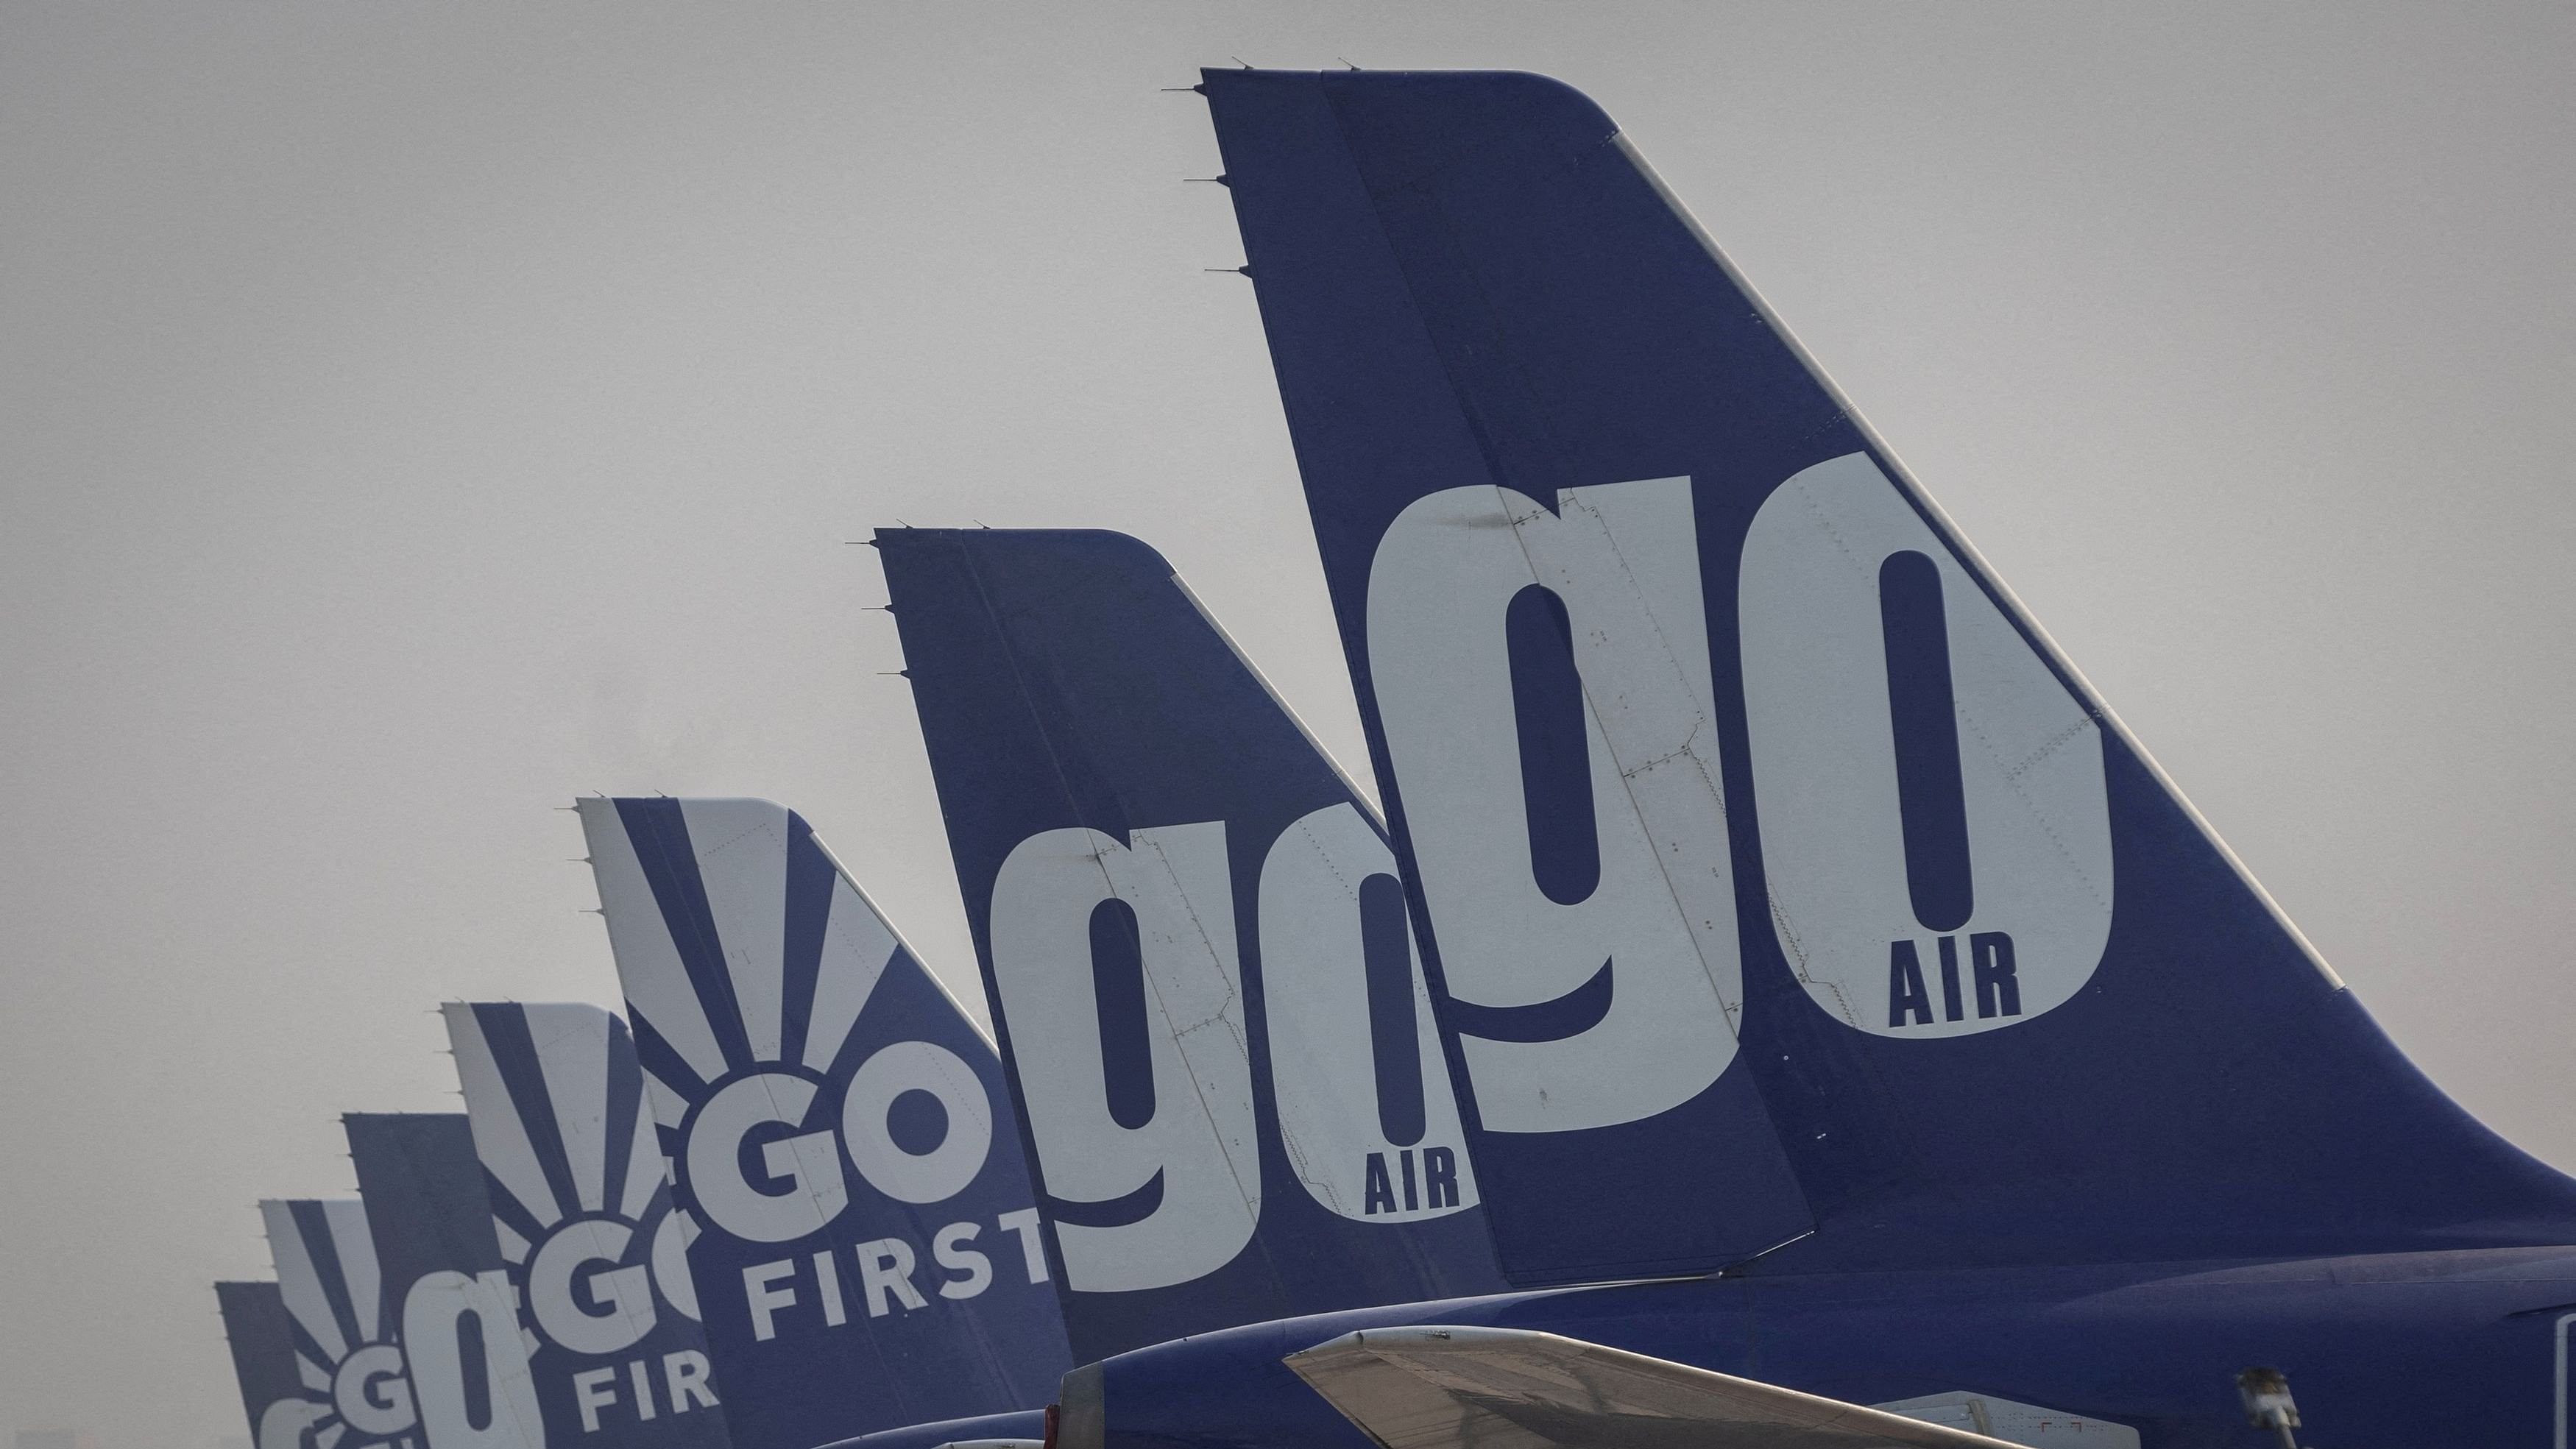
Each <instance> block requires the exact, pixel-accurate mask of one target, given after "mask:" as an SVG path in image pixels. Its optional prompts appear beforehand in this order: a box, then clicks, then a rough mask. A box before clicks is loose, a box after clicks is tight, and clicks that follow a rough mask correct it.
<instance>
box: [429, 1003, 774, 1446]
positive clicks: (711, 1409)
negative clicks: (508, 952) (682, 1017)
mask: <svg viewBox="0 0 2576 1449" xmlns="http://www.w3.org/2000/svg"><path fill="white" fill-rule="evenodd" d="M441 1010H442V1011H443V1013H444V1014H445V1016H446V1018H447V1039H448V1044H449V1046H450V1047H451V1049H452V1050H453V1051H454V1052H455V1055H456V1076H457V1080H458V1083H459V1085H461V1086H462V1087H463V1088H464V1091H465V1114H466V1116H467V1118H468V1119H469V1120H470V1122H471V1125H472V1127H473V1135H474V1155H475V1157H476V1158H477V1159H478V1160H479V1161H480V1162H481V1164H482V1169H483V1182H484V1191H485V1193H486V1194H487V1198H488V1201H489V1203H490V1205H491V1212H492V1225H493V1231H494V1233H495V1234H496V1235H497V1237H498V1238H499V1240H500V1246H501V1257H502V1259H503V1260H504V1262H505V1263H506V1264H507V1265H508V1267H507V1272H508V1276H509V1283H510V1286H511V1287H512V1288H514V1289H516V1290H518V1293H519V1301H520V1304H521V1310H522V1318H523V1320H524V1321H525V1323H526V1325H527V1327H528V1328H529V1329H530V1330H531V1331H532V1332H533V1333H534V1334H535V1341H534V1347H533V1348H532V1350H531V1352H530V1362H531V1365H532V1370H533V1372H532V1377H533V1378H534V1381H535V1385H536V1401H537V1407H538V1410H539V1412H540V1414H541V1415H542V1417H543V1419H544V1423H545V1437H546V1439H547V1440H548V1441H549V1442H551V1441H555V1440H558V1439H560V1440H562V1441H564V1442H573V1441H575V1440H577V1439H580V1438H582V1437H583V1436H586V1435H592V1434H601V1433H605V1432H611V1431H613V1436H614V1440H615V1442H617V1443H618V1444H621V1445H634V1446H637V1449H729V1445H730V1441H729V1439H728V1437H727V1435H726V1433H725V1420H724V1409H723V1407H722V1404H721V1401H720V1400H719V1399H718V1397H717V1396H718V1395H719V1394H720V1393H724V1392H729V1391H728V1390H727V1389H726V1388H725V1386H724V1385H723V1384H722V1383H721V1382H719V1381H718V1380H717V1379H716V1378H715V1375H714V1372H713V1365H712V1364H711V1363H710V1361H709V1359H708V1357H707V1352H706V1336H705V1334H704V1333H703V1332H701V1331H700V1329H699V1327H698V1322H697V1316H698V1305H697V1292H696V1288H695V1285H694V1283H693V1281H692V1279H691V1278H690V1275H689V1264H688V1258H687V1249H688V1241H689V1237H690V1232H691V1225H690V1223H689V1221H688V1218H687V1216H686V1215H685V1214H682V1213H679V1212H676V1211H674V1210H673V1209H672V1206H671V1192H670V1188H669V1186H668V1185H667V1184H666V1182H665V1181H664V1178H663V1164H662V1152H661V1148H660V1145H659V1143H658V1142H657V1141H656V1140H655V1137H654V1132H653V1120H652V1117H651V1115H650V1113H649V1111H648V1110H647V1108H646V1106H645V1101H644V1083H643V1073H642V1071H641V1070H640V1069H639V1068H638V1067H637V1065H636V1061H635V1047H634V1043H633V1041H632V1039H631V1038H630V1037H629V1036H628V1035H627V1031H626V1023H624V1022H622V1021H619V1020H618V1019H617V1018H616V1017H614V1016H612V1015H610V1014H609V1013H608V1012H606V1011H603V1010H601V1009H600V1008H598V1007H596V1006H592V1005H589V1004H587V1003H581V1002H563V1003H546V1004H539V1005H528V1004H522V1003H519V1002H478V1003H465V1002H450V1003H448V1004H447V1005H446V1006H444V1007H442V1008H441ZM638 1365H641V1367H637V1366H638Z"/></svg>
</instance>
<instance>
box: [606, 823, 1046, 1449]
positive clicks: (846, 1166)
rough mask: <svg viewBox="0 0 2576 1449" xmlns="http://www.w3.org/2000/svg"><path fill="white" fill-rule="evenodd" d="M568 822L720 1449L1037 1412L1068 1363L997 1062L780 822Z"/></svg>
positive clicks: (813, 849)
mask: <svg viewBox="0 0 2576 1449" xmlns="http://www.w3.org/2000/svg"><path fill="white" fill-rule="evenodd" d="M580 810H581V819H582V826H583V829H584V831H585V832H586V833H587V836H588V839H589V844H590V859H591V865H592V869H593V871H594V872H595V874H596V876H597V878H598V883H599V898H600V904H601V908H602V913H603V914H604V915H605V917H606V919H607V923H608V932H609V940H610V943H611V945H612V946H613V947H614V948H615V951H616V956H617V970H618V978H619V980H620V982H621V983H622V984H623V987H624V990H625V994H626V1003H627V1011H628V1013H629V1015H630V1017H631V1018H632V1020H633V1021H634V1023H635V1040H636V1046H637V1049H638V1051H639V1053H640V1055H641V1059H642V1064H643V1068H644V1074H645V1075H644V1082H645V1087H646V1089H647V1091H648V1093H649V1095H650V1100H651V1104H652V1108H653V1115H654V1120H655V1121H656V1123H658V1125H659V1127H660V1134H661V1135H660V1144H661V1150H662V1151H663V1152H664V1153H666V1154H667V1155H668V1157H669V1159H670V1162H671V1169H672V1173H673V1179H674V1181H675V1182H676V1183H677V1188H676V1192H677V1198H678V1201H679V1202H680V1203H681V1204H682V1205H683V1207H684V1210H685V1211H686V1212H687V1213H688V1214H689V1215H690V1216H691V1218H692V1220H693V1230H694V1231H695V1233H696V1238H695V1241H694V1242H693V1243H692V1244H691V1246H690V1248H689V1252H688V1258H689V1263H690V1266H691V1268H692V1269H693V1271H694V1275H695V1278H696V1281H697V1283H698V1285H699V1290H700V1294H701V1307H702V1309H703V1315H704V1318H705V1322H706V1334H707V1338H708V1342H709V1344H710V1345H711V1348H712V1350H713V1352H714V1354H715V1359H716V1363H717V1365H718V1367H719V1370H720V1371H721V1374H722V1376H723V1380H724V1382H725V1384H726V1385H727V1391H728V1394H729V1395H730V1396H731V1402H730V1403H729V1405H728V1417H729V1420H730V1422H731V1425H732V1429H733V1434H734V1438H735V1442H736V1443H737V1444H738V1445H740V1446H742V1449H811V1446H813V1445H815V1444H818V1443H821V1442H823V1441H825V1440H828V1439H837V1438H842V1437H845V1436H849V1435H854V1434H859V1433H864V1432H869V1431H873V1430H879V1429H888V1428H894V1427H897V1426H901V1425H907V1424H915V1423H923V1422H928V1421H933V1420H945V1419H951V1418H958V1417H963V1416H968V1415H981V1414H991V1413H999V1412H1005V1411H1013V1410H1032V1409H1035V1408H1037V1407H1038V1406H1039V1405H1042V1404H1044V1403H1045V1402H1046V1401H1047V1399H1048V1398H1049V1397H1051V1396H1052V1394H1053V1391H1054V1387H1055V1382H1056V1379H1057V1378H1058V1376H1060V1375H1061V1374H1062V1373H1063V1372H1064V1370H1065V1368H1066V1366H1067V1365H1068V1363H1069V1362H1070V1360H1069V1357H1068V1355H1067V1352H1066V1347H1065V1338H1064V1329H1063V1326H1062V1322H1061V1319H1060V1316H1059V1314H1058V1311H1057V1308H1056V1302H1055V1294H1054V1286H1053V1284H1052V1283H1051V1282H1050V1273H1051V1270H1050V1268H1049V1265H1048V1258H1047V1255H1046V1251H1045V1248H1044V1245H1043V1242H1042V1239H1041V1236H1040V1234H1041V1229H1040V1225H1039V1220H1038V1214H1037V1207H1036V1201H1035V1194H1034V1193H1033V1192H1032V1191H1031V1189H1030V1186H1029V1178H1028V1173H1027V1171H1026V1169H1025V1167H1024V1166H1023V1164H1022V1161H1021V1157H1020V1147H1019V1131H1018V1126H1017V1123H1016V1121H1015V1119H1014V1114H1013V1112H1012V1109H1011V1103H1010V1100H1009V1098H1008V1096H1007V1094H1006V1093H1005V1091H1004V1089H1003V1084H1002V1073H1001V1063H1000V1061H999V1059H998V1058H997V1057H996V1056H995V1054H994V1050H993V1047H992V1044H991V1043H990V1042H989V1041H987V1040H986V1039H985V1037H984V1036H983V1035H982V1033H981V1032H980V1031H978V1030H977V1028H976V1027H975V1025H974V1023H973V1022H972V1021H970V1020H969V1019H968V1018H967V1017H966V1015H965V1013H964V1012H963V1011H961V1010H960V1009H959V1008H958V1006H957V1004H956V1003H955V1002H954V1001H952V1000H951V999H950V998H949V996H948V995H947V993H946V992H945V991H944V990H943V989H942V988H941V987H940V985H939V983H938V981H937V980H936V979H935V978H934V977H932V976H931V975H930V973H929V972H928V971H926V970H925V969H923V967H922V966H921V964H920V962H919V961H918V960H916V959H915V958H914V956H913V955H912V953H911V951H910V950H909V949H908V948H907V947H905V945H904V944H903V942H902V940H901V939H900V938H899V937H898V936H897V935H896V934H895V932H894V930H893V928H892V927H891V926H889V925H888V924H887V923H886V921H885V918H884V917H883V916H882V915H880V914H879V913H878V912H877V910H876V908H875V907H874V906H873V905H872V904H870V902H869V901H868V899H867V897H866V896H865V895H864V894H862V893H861V892H860V890H859V888H858V886H857V885H856V883H854V882H853V881H852V880H851V879H850V878H849V876H848V875H847V874H846V873H845V872H843V871H842V870H841V869H840V867H839V865H838V864H837V863H836V862H835V861H834V860H833V859H832V857H831V855H830V853H829V852H828V851H826V850H825V849H824V847H823V845H822V842H820V841H819V840H817V839H816V838H815V836H814V833H813V831H812V830H811V829H810V828H808V827H807V825H806V824H805V822H804V821H803V820H802V819H800V818H798V817H797V816H795V815H794V814H792V813H790V812H789V811H787V810H786V809H784V808H782V807H780V806H777V805H773V804H771V803H769V802H767V801H765V800H739V799H735V800H722V799H719V800H674V799H668V798H660V797H656V798H643V799H618V800H609V799H590V800H584V801H582V802H580Z"/></svg>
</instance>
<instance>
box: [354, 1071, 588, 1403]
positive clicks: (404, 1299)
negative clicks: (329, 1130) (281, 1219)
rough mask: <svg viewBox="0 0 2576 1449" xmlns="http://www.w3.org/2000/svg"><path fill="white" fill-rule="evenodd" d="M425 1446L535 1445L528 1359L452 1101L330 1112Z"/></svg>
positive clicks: (469, 1139) (469, 1140) (469, 1146)
mask: <svg viewBox="0 0 2576 1449" xmlns="http://www.w3.org/2000/svg"><path fill="white" fill-rule="evenodd" d="M340 1124H341V1127H342V1129H343V1130H344V1131H345V1132H346V1133H347V1134H348V1138H349V1161H350V1164H351V1166H353V1167H354V1168H356V1169H357V1175H358V1196H359V1198H360V1200H361V1201H363V1202H364V1203H365V1204H366V1209H367V1229H368V1235H369V1237H370V1239H371V1240H372V1241H373V1243H374V1245H375V1250H376V1266H377V1270H378V1278H379V1280H380V1281H381V1283H382V1285H383V1286H382V1292H383V1293H384V1295H385V1296H386V1297H387V1298H388V1299H390V1300H392V1301H394V1302H396V1303H399V1304H400V1305H401V1314H400V1323H401V1330H402V1339H401V1342H402V1350H403V1359H404V1362H405V1364H406V1366H407V1368H408V1371H409V1375H410V1380H411V1392H412V1403H413V1407H414V1409H415V1410H416V1411H417V1412H418V1414H419V1417H420V1426H421V1430H422V1432H423V1433H424V1434H425V1435H426V1436H427V1439H428V1443H429V1449H544V1446H545V1444H546V1431H545V1421H544V1416H543V1413H542V1411H541V1410H540V1409H539V1407H538V1402H537V1389H536V1381H535V1378H534V1366H533V1365H532V1364H531V1362H530V1357H529V1354H530V1349H529V1343H528V1340H527V1337H526V1335H525V1334H524V1333H523V1332H522V1331H521V1329H520V1326H519V1311H518V1303H519V1300H518V1293H517V1290H515V1289H514V1288H512V1287H511V1285H510V1279H509V1274H508V1272H507V1270H506V1268H505V1266H504V1264H503V1261H502V1258H501V1245H500V1240H499V1239H498V1238H497V1237H496V1236H495V1235H494V1232H493V1225H492V1205H491V1199H490V1197H489V1196H488V1195H487V1194H486V1193H485V1192H484V1190H483V1169H482V1164H481V1163H480V1162H479V1161H478V1160H477V1159H476V1157H475V1155H474V1133H473V1129H472V1128H471V1127H470V1126H469V1125H468V1123H467V1120H466V1116H465V1114H464V1113H462V1112H352V1113H350V1114H348V1115H346V1116H344V1117H342V1118H341V1119H340Z"/></svg>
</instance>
